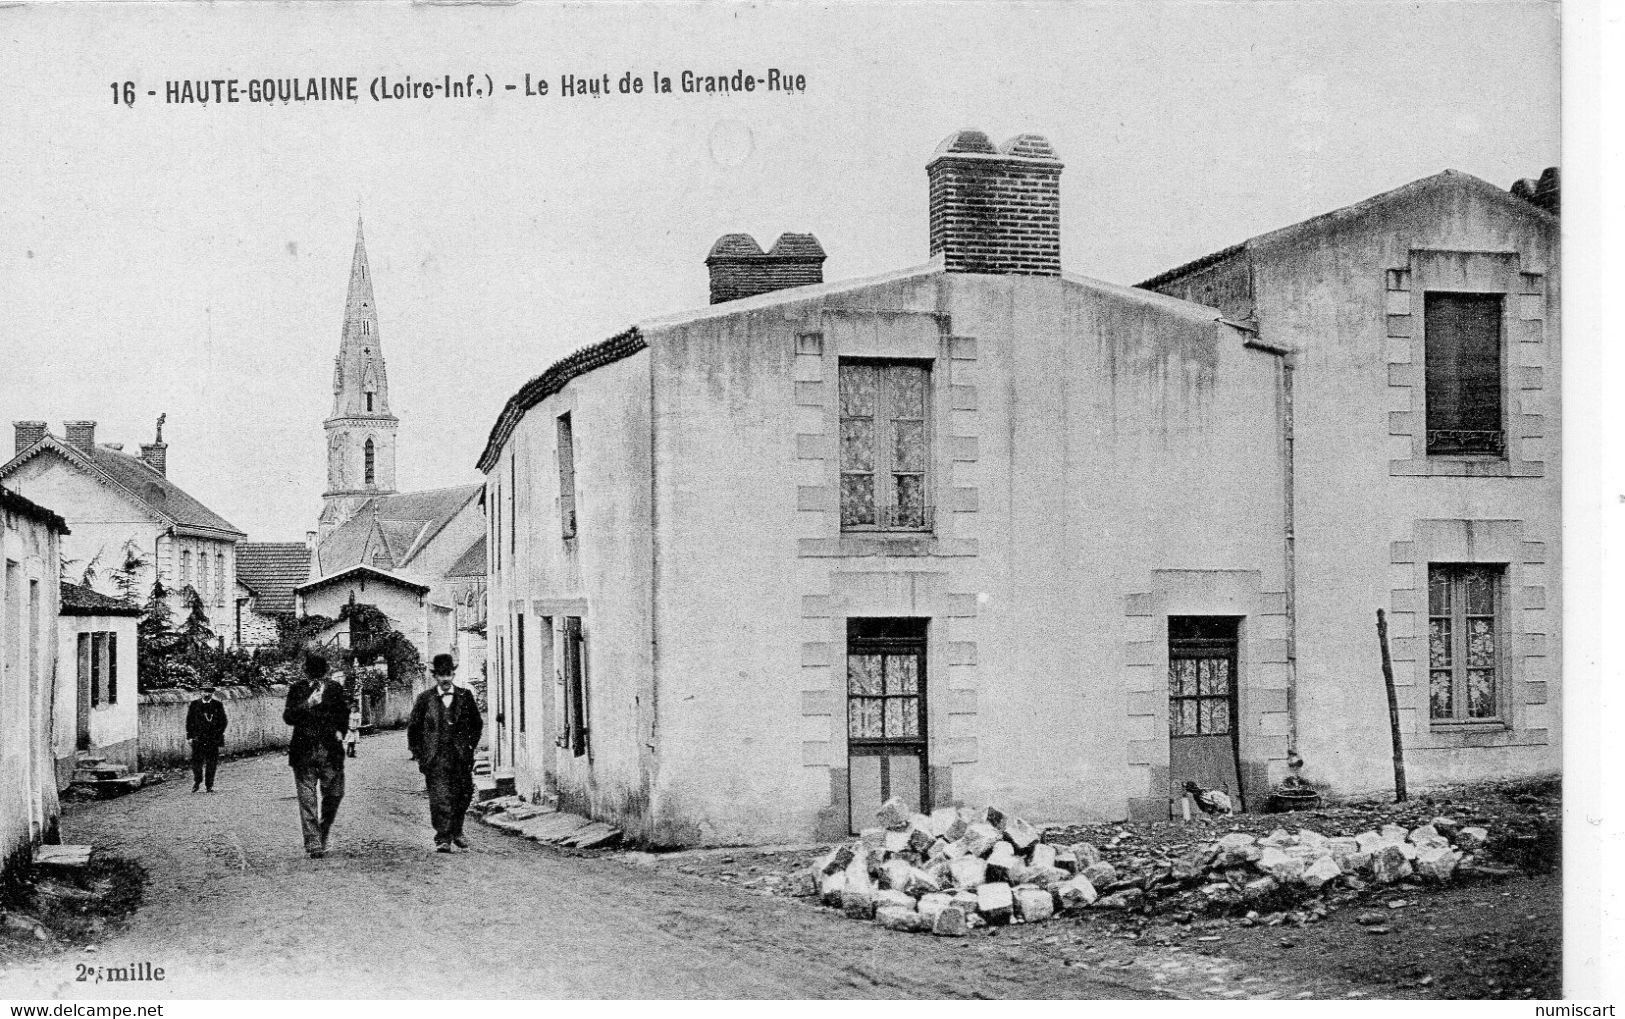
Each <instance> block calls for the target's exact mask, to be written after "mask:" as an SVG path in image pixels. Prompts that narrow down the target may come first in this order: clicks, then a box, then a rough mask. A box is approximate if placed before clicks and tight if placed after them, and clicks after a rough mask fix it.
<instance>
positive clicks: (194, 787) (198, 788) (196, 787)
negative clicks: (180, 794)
mask: <svg viewBox="0 0 1625 1019" xmlns="http://www.w3.org/2000/svg"><path fill="white" fill-rule="evenodd" d="M202 788H203V786H202V785H201V784H199V785H195V786H193V787H192V791H193V792H194V793H195V792H197V791H199V790H200V789H202Z"/></svg>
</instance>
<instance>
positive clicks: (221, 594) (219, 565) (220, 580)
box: [214, 552, 226, 605]
mask: <svg viewBox="0 0 1625 1019" xmlns="http://www.w3.org/2000/svg"><path fill="white" fill-rule="evenodd" d="M214 602H215V604H216V605H224V604H225V603H226V555H225V553H224V552H217V553H215V556H214Z"/></svg>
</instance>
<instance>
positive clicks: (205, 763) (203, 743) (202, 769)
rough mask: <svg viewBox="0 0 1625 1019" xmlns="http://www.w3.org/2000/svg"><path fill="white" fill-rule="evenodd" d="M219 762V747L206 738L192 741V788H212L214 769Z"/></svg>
mask: <svg viewBox="0 0 1625 1019" xmlns="http://www.w3.org/2000/svg"><path fill="white" fill-rule="evenodd" d="M219 763H220V747H219V745H218V744H216V743H212V742H209V741H207V740H200V739H195V740H193V741H192V788H194V789H196V788H197V787H198V786H203V787H204V788H205V789H213V788H214V769H215V767H216V766H217V765H219Z"/></svg>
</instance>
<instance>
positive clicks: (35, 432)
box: [11, 421, 51, 456]
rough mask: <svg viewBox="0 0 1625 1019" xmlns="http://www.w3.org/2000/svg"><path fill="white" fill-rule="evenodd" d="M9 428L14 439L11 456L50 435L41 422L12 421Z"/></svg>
mask: <svg viewBox="0 0 1625 1019" xmlns="http://www.w3.org/2000/svg"><path fill="white" fill-rule="evenodd" d="M11 427H12V429H13V430H14V433H15V437H16V444H15V446H14V447H13V448H12V451H11V452H12V455H13V456H15V455H16V454H18V453H21V452H22V451H23V450H25V449H27V448H28V447H29V446H32V445H33V444H34V443H36V442H38V441H40V440H41V439H43V438H45V437H46V436H47V435H49V434H51V433H50V430H49V429H47V428H46V427H45V422H43V421H13V422H12V423H11Z"/></svg>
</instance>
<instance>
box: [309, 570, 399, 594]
mask: <svg viewBox="0 0 1625 1019" xmlns="http://www.w3.org/2000/svg"><path fill="white" fill-rule="evenodd" d="M356 573H365V574H368V575H370V576H374V577H377V578H379V579H380V580H384V581H387V582H389V583H391V584H398V585H400V586H401V587H404V588H407V589H409V590H412V591H416V592H417V593H418V594H427V593H428V591H429V585H428V584H420V583H418V582H417V581H415V580H413V579H411V578H410V577H403V576H401V575H400V574H398V573H391V572H390V571H388V570H381V569H379V568H378V567H376V566H369V565H367V564H366V563H357V564H355V565H354V566H351V567H348V568H346V569H342V570H339V571H338V572H337V573H329V574H328V575H327V576H325V577H317V578H316V579H315V580H308V581H306V582H305V583H303V584H300V585H299V586H298V587H297V588H295V590H297V591H314V590H316V589H317V588H320V587H326V586H327V585H328V584H336V583H338V582H339V581H341V580H343V579H344V578H345V577H348V576H350V575H352V574H356Z"/></svg>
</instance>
